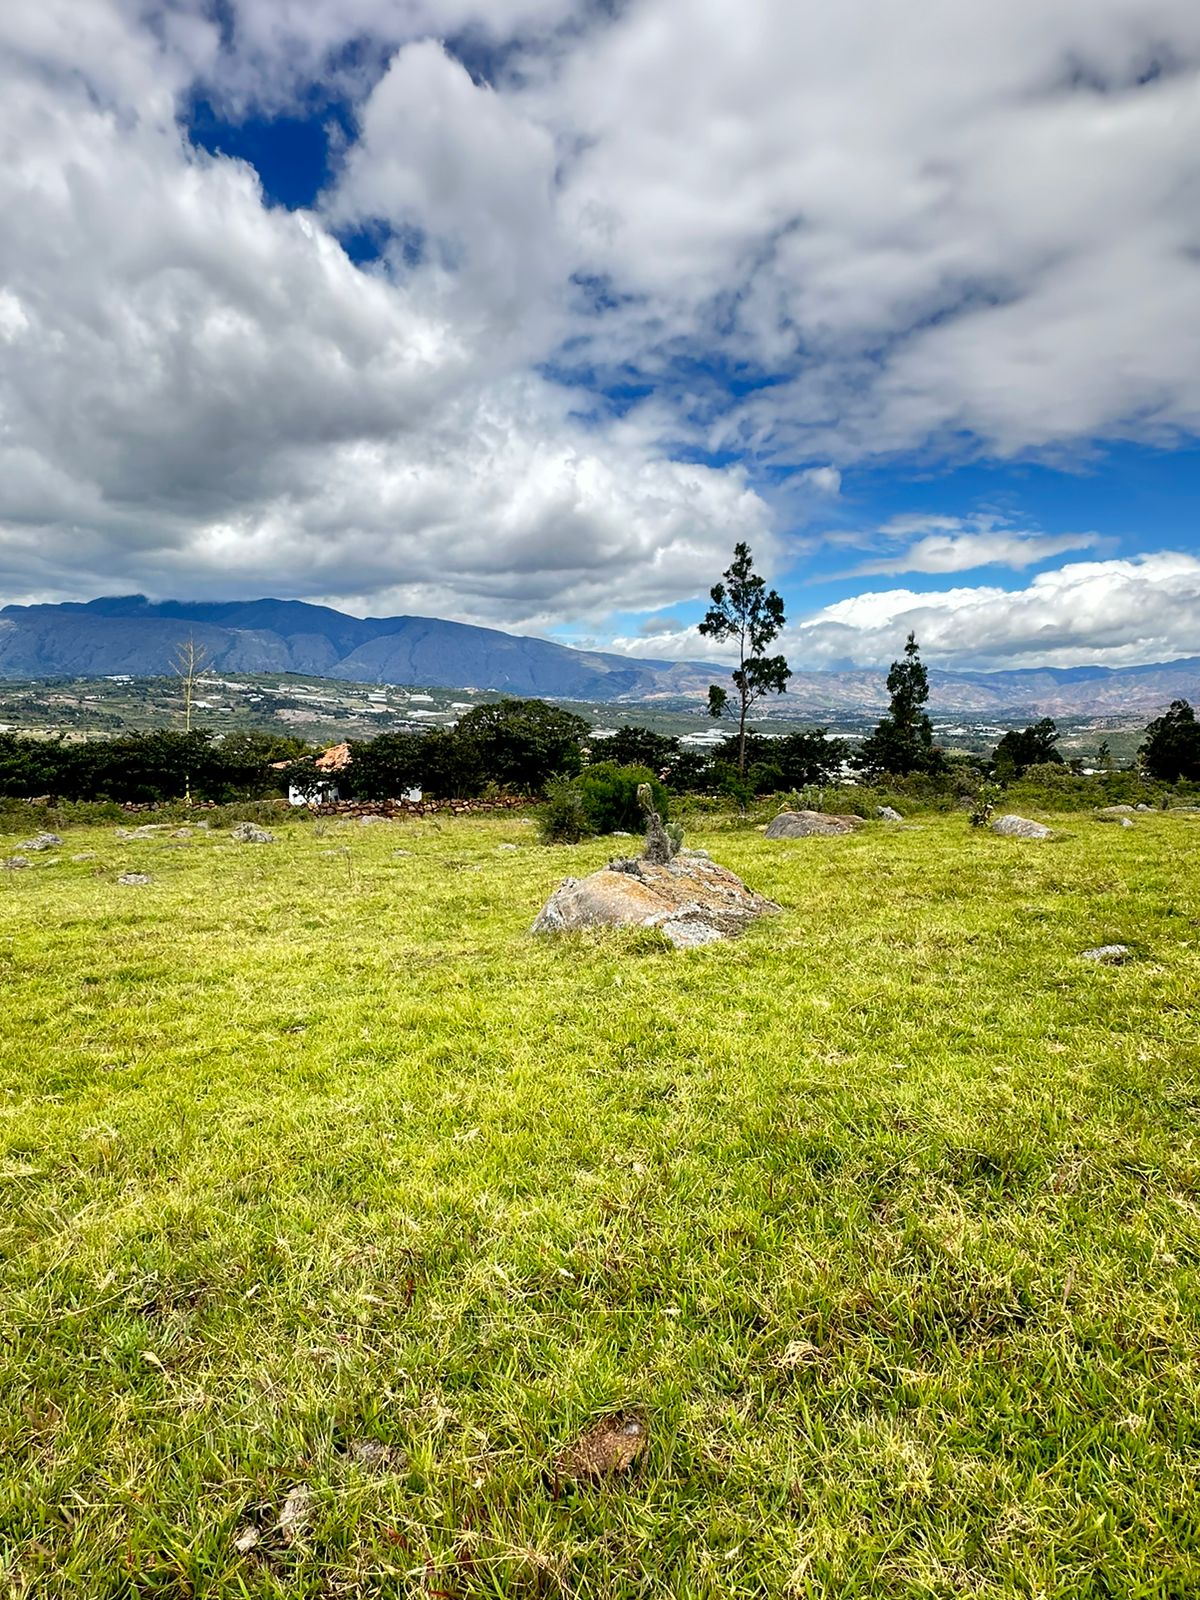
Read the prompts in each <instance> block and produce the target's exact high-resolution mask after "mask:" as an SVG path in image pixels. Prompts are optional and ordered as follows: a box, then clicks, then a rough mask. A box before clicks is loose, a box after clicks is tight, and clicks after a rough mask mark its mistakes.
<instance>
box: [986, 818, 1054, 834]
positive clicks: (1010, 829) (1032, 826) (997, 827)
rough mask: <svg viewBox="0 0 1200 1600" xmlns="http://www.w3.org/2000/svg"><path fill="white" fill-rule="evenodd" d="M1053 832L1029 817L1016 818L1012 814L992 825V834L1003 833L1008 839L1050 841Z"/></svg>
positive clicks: (998, 819) (1042, 823)
mask: <svg viewBox="0 0 1200 1600" xmlns="http://www.w3.org/2000/svg"><path fill="white" fill-rule="evenodd" d="M1053 831H1054V830H1053V828H1048V827H1047V826H1046V824H1045V823H1044V822H1032V821H1031V820H1030V819H1029V818H1028V817H1018V816H1014V815H1013V814H1012V813H1011V812H1010V813H1009V814H1008V815H1007V816H1004V817H997V818H996V820H995V822H993V823H992V832H993V833H1001V834H1003V835H1004V837H1005V838H1006V839H1048V838H1049V837H1050V835H1051V834H1052V833H1053Z"/></svg>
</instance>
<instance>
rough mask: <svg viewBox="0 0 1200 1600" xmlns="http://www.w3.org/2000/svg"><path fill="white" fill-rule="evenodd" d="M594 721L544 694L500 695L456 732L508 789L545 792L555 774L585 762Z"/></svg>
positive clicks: (573, 769) (484, 767)
mask: <svg viewBox="0 0 1200 1600" xmlns="http://www.w3.org/2000/svg"><path fill="white" fill-rule="evenodd" d="M588 731H589V730H588V725H587V723H586V722H585V721H584V719H583V718H582V717H577V716H574V715H573V714H572V713H571V712H569V711H563V710H562V709H561V708H560V707H558V706H552V705H547V703H546V702H545V701H544V700H515V699H507V700H497V701H495V702H494V703H493V704H490V705H482V706H475V707H474V708H473V709H472V710H470V711H468V712H467V714H466V716H464V717H462V718H461V719H460V720H459V723H458V726H457V727H456V728H455V729H454V738H455V739H457V740H458V741H459V742H460V743H462V744H464V745H470V746H471V747H472V748H473V749H474V751H475V752H476V755H477V758H478V763H479V766H480V767H481V768H482V770H483V772H484V774H485V775H486V778H487V779H488V780H490V781H491V782H492V783H497V784H499V785H500V787H501V788H503V789H511V790H513V791H515V792H518V793H522V794H541V793H542V791H543V790H544V789H545V787H546V784H547V783H548V782H549V781H550V779H551V778H554V777H559V776H564V775H565V776H568V777H569V776H571V775H572V774H574V773H576V772H578V771H579V769H580V767H581V766H582V765H583V741H584V738H585V737H586V736H587V733H588Z"/></svg>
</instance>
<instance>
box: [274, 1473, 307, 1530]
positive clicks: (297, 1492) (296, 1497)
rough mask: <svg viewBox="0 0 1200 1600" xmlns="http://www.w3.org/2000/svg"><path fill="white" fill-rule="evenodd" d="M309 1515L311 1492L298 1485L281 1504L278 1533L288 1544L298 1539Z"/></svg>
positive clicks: (301, 1484) (304, 1486) (303, 1485)
mask: <svg viewBox="0 0 1200 1600" xmlns="http://www.w3.org/2000/svg"><path fill="white" fill-rule="evenodd" d="M311 1515H312V1490H311V1489H309V1488H308V1487H307V1485H305V1484H303V1483H298V1484H297V1485H296V1487H295V1488H294V1489H293V1490H292V1491H291V1492H290V1493H289V1495H288V1497H287V1499H286V1500H285V1501H284V1502H283V1510H282V1511H281V1512H280V1513H279V1531H280V1533H281V1534H282V1535H283V1537H284V1538H285V1539H286V1540H287V1541H288V1543H289V1544H292V1543H293V1542H294V1541H295V1540H296V1539H297V1538H299V1536H300V1533H301V1531H302V1530H303V1528H304V1525H305V1523H306V1522H307V1521H308V1520H309V1518H310V1516H311Z"/></svg>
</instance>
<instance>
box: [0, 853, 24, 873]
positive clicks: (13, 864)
mask: <svg viewBox="0 0 1200 1600" xmlns="http://www.w3.org/2000/svg"><path fill="white" fill-rule="evenodd" d="M31 865H32V862H29V861H26V859H25V857H24V856H9V858H8V860H7V861H0V867H2V868H3V869H4V871H5V872H20V871H22V870H23V869H24V868H25V867H28V866H31Z"/></svg>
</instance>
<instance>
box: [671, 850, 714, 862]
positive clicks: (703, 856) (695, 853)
mask: <svg viewBox="0 0 1200 1600" xmlns="http://www.w3.org/2000/svg"><path fill="white" fill-rule="evenodd" d="M679 854H680V855H681V856H691V857H692V859H693V860H694V861H711V860H712V857H711V856H710V855H709V853H708V851H707V850H681V851H680V852H679Z"/></svg>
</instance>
